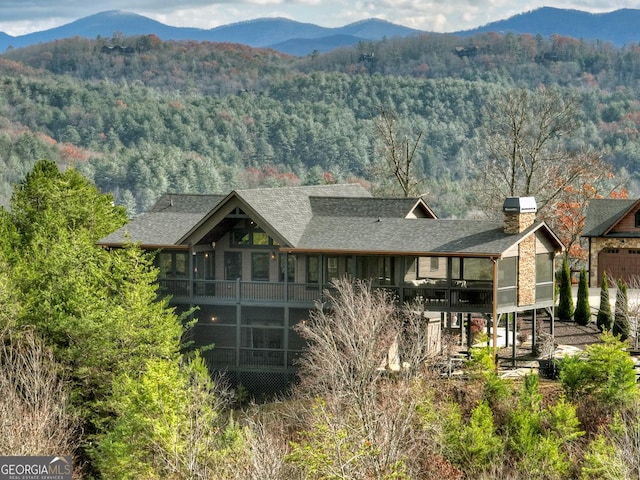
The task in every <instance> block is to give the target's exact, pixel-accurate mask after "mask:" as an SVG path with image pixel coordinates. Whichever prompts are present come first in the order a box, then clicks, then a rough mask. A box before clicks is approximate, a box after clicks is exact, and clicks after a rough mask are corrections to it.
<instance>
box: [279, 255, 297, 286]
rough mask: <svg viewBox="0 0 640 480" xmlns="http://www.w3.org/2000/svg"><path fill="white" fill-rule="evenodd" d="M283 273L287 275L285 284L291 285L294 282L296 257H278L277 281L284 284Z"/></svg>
mask: <svg viewBox="0 0 640 480" xmlns="http://www.w3.org/2000/svg"><path fill="white" fill-rule="evenodd" d="M285 272H286V275H287V277H286V278H287V282H289V283H293V282H295V281H296V256H295V255H285V254H282V255H280V274H279V280H280V281H281V282H284V279H285Z"/></svg>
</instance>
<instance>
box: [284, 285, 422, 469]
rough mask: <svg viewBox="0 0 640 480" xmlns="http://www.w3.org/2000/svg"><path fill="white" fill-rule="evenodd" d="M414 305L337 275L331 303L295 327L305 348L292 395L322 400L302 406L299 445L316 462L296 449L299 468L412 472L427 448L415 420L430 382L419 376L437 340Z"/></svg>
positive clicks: (295, 459)
mask: <svg viewBox="0 0 640 480" xmlns="http://www.w3.org/2000/svg"><path fill="white" fill-rule="evenodd" d="M415 307H417V306H414V308H406V309H404V308H403V309H401V310H400V309H399V307H398V306H397V305H396V304H395V303H394V300H393V298H392V297H391V296H390V295H389V292H386V291H383V290H374V289H372V288H371V286H370V285H369V284H368V283H367V282H364V281H355V282H353V283H352V282H350V281H349V280H348V279H340V280H337V281H336V282H335V283H334V285H333V288H332V289H331V290H330V291H327V292H326V303H325V304H324V305H318V308H317V309H315V310H313V311H312V312H311V314H310V317H309V320H308V321H305V322H302V323H300V324H299V325H297V326H296V330H297V331H298V332H299V333H300V335H301V336H302V337H303V338H304V339H305V340H307V342H308V348H307V349H306V351H305V352H304V353H303V354H302V356H301V358H300V360H299V376H300V384H299V386H298V388H297V390H296V392H295V397H294V398H299V399H301V400H304V401H303V402H301V403H304V404H306V403H308V402H307V400H308V398H310V397H317V398H318V399H319V401H318V402H317V403H315V404H314V405H313V406H311V407H310V408H309V409H305V414H304V417H305V418H308V419H309V420H308V421H307V422H306V425H307V428H306V429H305V430H304V432H305V434H304V437H305V438H306V439H307V440H306V441H304V442H299V443H298V446H297V448H296V452H298V453H300V452H303V451H307V450H310V451H313V452H314V456H316V457H317V460H318V463H315V464H314V465H311V464H309V463H308V462H306V461H305V458H304V456H302V457H300V456H299V455H298V456H295V458H294V459H293V460H292V461H294V462H295V463H296V465H298V466H299V467H300V468H301V469H302V473H305V474H308V475H311V473H310V471H309V469H310V468H318V469H321V471H322V473H317V475H318V476H322V475H327V476H331V475H329V473H330V472H341V475H342V477H349V478H367V477H369V476H372V477H373V478H383V476H384V475H391V474H392V473H393V472H396V473H397V472H399V471H400V470H398V469H399V468H400V469H401V470H402V469H406V472H407V473H409V477H412V476H411V475H410V472H412V471H413V470H412V469H413V468H415V467H416V465H415V463H414V460H415V459H417V457H416V455H417V452H418V449H420V448H422V446H421V442H420V441H419V440H418V438H419V437H416V435H415V431H414V429H413V427H412V425H413V424H414V422H415V421H416V414H417V406H418V405H419V404H421V403H422V402H423V401H425V400H424V399H425V392H424V389H425V388H427V387H426V386H424V382H420V381H416V380H418V379H420V378H422V377H423V376H424V375H425V370H424V365H425V362H426V360H427V358H428V357H429V355H430V354H431V355H432V353H430V352H431V351H432V350H431V348H432V347H431V345H432V342H433V339H429V337H428V335H427V332H428V330H427V325H425V321H424V317H422V316H421V315H419V314H418V313H416V311H417V308H415ZM392 352H398V355H397V356H396V355H394V354H393V353H392ZM396 357H398V358H396ZM298 415H300V414H298ZM337 452H341V454H340V455H338V454H337ZM327 457H329V458H330V461H329V462H328V463H324V460H322V462H321V461H320V460H321V459H326V458H327ZM401 466H402V467H401Z"/></svg>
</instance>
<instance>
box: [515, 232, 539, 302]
mask: <svg viewBox="0 0 640 480" xmlns="http://www.w3.org/2000/svg"><path fill="white" fill-rule="evenodd" d="M518 250H519V251H518V255H519V258H518V306H520V307H521V306H525V305H533V304H535V303H536V237H535V235H530V236H529V237H527V238H525V239H524V240H523V241H522V242H520V245H519V247H518Z"/></svg>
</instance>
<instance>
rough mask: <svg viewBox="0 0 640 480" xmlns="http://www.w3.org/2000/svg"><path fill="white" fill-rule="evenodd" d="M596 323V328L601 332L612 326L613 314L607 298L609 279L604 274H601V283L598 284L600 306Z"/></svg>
mask: <svg viewBox="0 0 640 480" xmlns="http://www.w3.org/2000/svg"><path fill="white" fill-rule="evenodd" d="M596 325H598V329H599V330H600V331H601V332H603V331H605V330H611V328H612V327H613V314H612V313H611V303H610V300H609V281H608V280H607V276H606V275H603V276H602V283H601V284H600V308H599V309H598V317H597V319H596Z"/></svg>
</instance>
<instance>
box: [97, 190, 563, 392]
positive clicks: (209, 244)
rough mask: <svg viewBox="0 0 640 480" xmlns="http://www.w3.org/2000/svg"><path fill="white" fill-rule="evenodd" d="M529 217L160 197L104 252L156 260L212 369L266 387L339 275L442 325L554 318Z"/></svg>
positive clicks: (290, 357) (276, 380)
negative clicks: (136, 251)
mask: <svg viewBox="0 0 640 480" xmlns="http://www.w3.org/2000/svg"><path fill="white" fill-rule="evenodd" d="M535 215H536V209H535V200H534V199H532V198H509V199H507V200H506V201H505V205H504V222H499V221H498V222H496V221H470V220H444V219H438V218H437V216H436V215H435V214H434V212H433V211H432V210H431V208H430V207H429V206H428V205H427V204H426V203H425V202H424V200H423V199H422V198H374V197H372V196H371V195H370V194H369V192H367V191H366V190H365V189H364V188H362V187H361V186H360V185H322V186H303V187H284V188H259V189H247V190H235V191H232V192H231V193H229V194H228V195H226V196H219V195H164V196H162V197H161V198H160V199H159V200H158V202H157V203H156V205H155V206H154V207H153V208H151V210H150V211H149V212H147V213H145V214H142V215H140V216H138V217H136V218H135V219H134V220H133V221H131V222H130V223H129V224H128V225H126V226H125V227H123V228H121V229H119V230H117V231H116V232H114V233H112V234H111V235H109V236H107V237H106V238H104V239H102V240H101V241H100V244H101V245H103V246H105V247H107V248H114V247H121V246H123V245H125V244H127V243H130V242H134V243H137V244H140V245H141V246H142V247H144V248H148V249H157V250H159V253H158V254H157V257H156V261H157V265H158V267H159V269H160V278H159V282H160V288H161V290H162V291H163V292H166V293H167V294H170V295H172V300H171V301H172V303H173V304H174V305H175V306H176V307H177V308H178V309H181V310H187V309H189V308H191V307H192V306H197V307H198V310H197V311H196V312H195V314H194V315H195V317H196V318H197V323H196V324H195V327H194V330H193V340H194V342H195V344H196V345H200V346H205V345H211V344H212V345H214V346H213V348H211V349H207V350H206V351H205V352H204V356H205V358H206V360H207V362H208V365H209V366H210V368H211V369H213V370H219V371H224V372H226V374H227V375H229V377H230V379H231V381H232V382H238V383H242V384H243V385H245V386H247V387H248V388H249V389H250V390H253V391H268V390H270V389H276V390H277V389H281V388H283V387H285V386H286V385H287V384H288V382H290V381H291V380H292V379H293V378H295V360H296V357H297V356H299V355H300V353H301V351H302V350H303V348H304V346H305V343H304V341H303V340H302V339H301V338H300V337H299V336H298V335H297V334H296V332H295V330H294V329H293V328H292V327H293V326H294V325H296V324H297V323H298V322H301V321H303V320H305V319H306V318H308V315H309V311H310V310H311V309H313V308H314V307H315V304H316V302H317V301H318V300H321V299H322V296H323V292H324V291H325V289H327V288H329V287H330V284H331V281H332V280H334V279H337V278H339V277H342V276H348V277H350V278H361V279H367V280H369V281H370V282H371V284H372V286H374V287H376V288H385V289H390V290H392V291H393V292H394V294H395V296H396V298H397V299H398V300H399V301H400V302H404V301H410V300H417V301H419V303H420V305H421V306H422V308H423V309H424V312H426V313H429V315H425V322H426V323H428V322H429V320H428V318H427V317H429V318H432V319H433V318H435V319H436V321H437V325H438V327H440V324H441V322H442V324H443V327H448V326H450V325H449V324H448V320H449V319H451V318H453V317H454V315H455V316H456V317H457V318H464V316H466V318H467V319H468V320H469V321H468V322H467V324H469V323H470V320H471V316H472V315H474V316H479V317H484V318H486V319H492V327H495V326H497V322H498V321H499V320H500V319H506V320H507V324H508V320H509V319H512V320H513V324H515V318H516V317H515V314H516V313H518V312H524V311H532V312H533V315H534V318H535V312H536V310H538V309H547V310H550V311H551V312H552V309H553V304H554V301H553V291H554V259H555V256H556V254H557V253H558V252H560V251H562V249H563V246H562V244H561V242H560V241H559V240H558V238H557V237H556V236H555V235H554V234H553V232H552V231H551V230H550V229H549V228H548V227H547V226H546V224H545V223H544V222H537V221H536V219H535ZM551 318H553V315H551ZM432 321H433V320H432ZM462 325H463V322H460V324H459V326H458V328H460V329H462ZM492 332H493V341H494V347H495V332H496V328H492ZM512 332H513V337H514V342H515V331H513V329H512Z"/></svg>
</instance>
